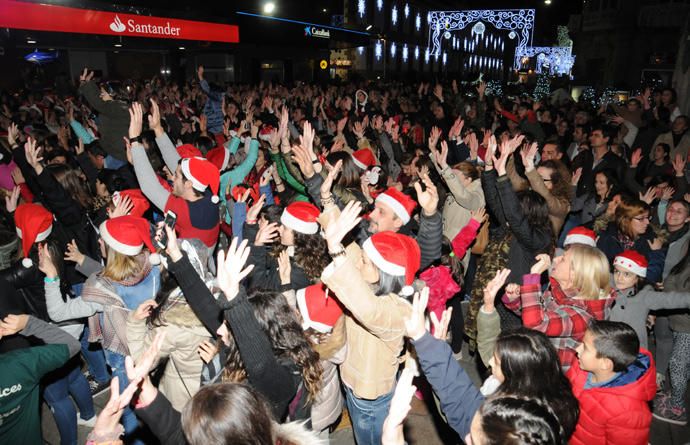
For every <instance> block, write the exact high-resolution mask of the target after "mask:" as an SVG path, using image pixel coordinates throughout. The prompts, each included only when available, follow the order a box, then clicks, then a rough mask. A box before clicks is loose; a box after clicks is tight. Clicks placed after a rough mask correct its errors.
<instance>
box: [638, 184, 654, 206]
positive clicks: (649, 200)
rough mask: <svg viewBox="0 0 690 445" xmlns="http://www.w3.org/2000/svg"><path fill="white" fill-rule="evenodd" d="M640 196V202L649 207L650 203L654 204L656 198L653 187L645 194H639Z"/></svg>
mask: <svg viewBox="0 0 690 445" xmlns="http://www.w3.org/2000/svg"><path fill="white" fill-rule="evenodd" d="M639 196H640V201H644V202H646V203H647V204H649V205H652V202H654V198H656V188H655V187H649V188H648V189H647V191H646V192H644V193H642V192H640V193H639Z"/></svg>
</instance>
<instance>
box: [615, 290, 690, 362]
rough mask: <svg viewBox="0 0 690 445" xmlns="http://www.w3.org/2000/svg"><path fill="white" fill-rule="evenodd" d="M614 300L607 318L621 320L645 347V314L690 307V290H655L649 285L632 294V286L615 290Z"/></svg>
mask: <svg viewBox="0 0 690 445" xmlns="http://www.w3.org/2000/svg"><path fill="white" fill-rule="evenodd" d="M616 294H617V295H616V302H615V304H614V306H613V308H612V309H611V314H610V316H609V320H611V321H622V322H623V323H627V324H629V325H630V326H632V328H633V329H634V330H635V332H636V333H637V337H638V338H639V339H640V346H641V347H643V348H645V349H646V348H647V328H646V322H647V315H648V314H649V311H653V310H659V309H681V308H690V292H671V291H665V292H656V291H654V289H653V288H651V287H650V286H646V287H644V288H643V289H641V290H640V291H639V292H637V294H633V288H629V289H625V290H617V291H616Z"/></svg>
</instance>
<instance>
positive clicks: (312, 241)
mask: <svg viewBox="0 0 690 445" xmlns="http://www.w3.org/2000/svg"><path fill="white" fill-rule="evenodd" d="M293 233H294V234H295V235H294V236H295V257H294V258H295V264H296V265H298V266H299V267H301V268H302V270H304V273H306V274H307V276H308V277H309V279H311V280H312V281H313V280H316V279H318V278H319V277H320V276H321V272H323V270H324V269H325V268H326V266H328V264H329V263H330V262H331V257H330V256H329V255H328V246H327V245H326V240H325V239H324V238H323V237H322V236H321V235H319V234H318V233H315V234H313V235H306V234H304V233H300V232H297V231H293ZM285 249H286V246H283V245H282V244H276V245H275V247H274V249H273V251H272V252H271V256H273V257H274V258H278V255H279V254H280V252H282V251H283V250H285Z"/></svg>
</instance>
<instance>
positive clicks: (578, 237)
mask: <svg viewBox="0 0 690 445" xmlns="http://www.w3.org/2000/svg"><path fill="white" fill-rule="evenodd" d="M570 244H585V245H587V246H592V247H597V242H596V240H594V239H592V237H591V236H587V235H582V234H579V233H576V234H574V235H567V236H566V237H565V241H563V245H564V246H568V245H570Z"/></svg>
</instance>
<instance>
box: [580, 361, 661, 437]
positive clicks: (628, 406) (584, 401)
mask: <svg viewBox="0 0 690 445" xmlns="http://www.w3.org/2000/svg"><path fill="white" fill-rule="evenodd" d="M588 375H589V373H588V372H587V371H583V370H582V369H581V368H580V364H579V363H578V361H577V360H575V361H574V362H573V365H572V367H571V368H570V370H569V371H568V374H567V376H568V379H569V380H570V383H571V384H572V387H573V394H574V395H575V397H576V398H577V400H578V402H579V403H580V418H579V419H578V422H577V426H576V427H575V433H573V436H572V438H571V440H570V443H571V444H572V445H580V444H583V445H584V444H587V445H598V444H602V445H604V444H606V445H614V444H621V445H646V444H647V443H648V439H649V427H650V425H651V422H652V413H651V412H650V410H649V405H648V402H649V401H650V400H652V399H653V398H654V396H655V394H656V366H655V365H654V360H653V359H652V355H651V353H650V352H649V351H647V350H646V349H640V353H639V355H638V356H637V359H636V360H635V362H633V363H632V364H631V365H630V366H628V369H627V370H626V371H625V372H623V373H621V374H620V375H619V376H618V377H616V378H615V379H614V380H613V381H611V382H609V383H607V384H605V385H604V386H602V387H597V388H589V389H585V385H586V383H587V376H588Z"/></svg>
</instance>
